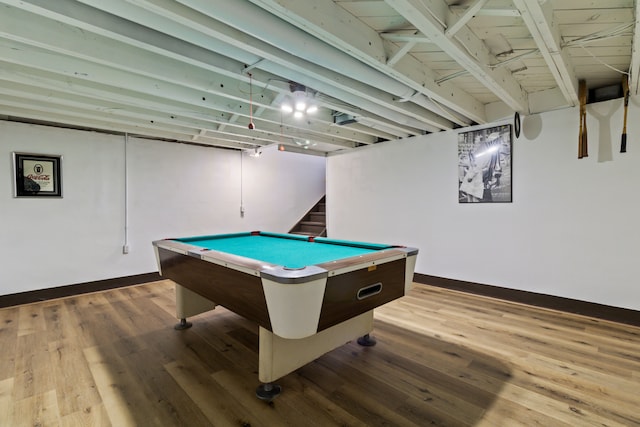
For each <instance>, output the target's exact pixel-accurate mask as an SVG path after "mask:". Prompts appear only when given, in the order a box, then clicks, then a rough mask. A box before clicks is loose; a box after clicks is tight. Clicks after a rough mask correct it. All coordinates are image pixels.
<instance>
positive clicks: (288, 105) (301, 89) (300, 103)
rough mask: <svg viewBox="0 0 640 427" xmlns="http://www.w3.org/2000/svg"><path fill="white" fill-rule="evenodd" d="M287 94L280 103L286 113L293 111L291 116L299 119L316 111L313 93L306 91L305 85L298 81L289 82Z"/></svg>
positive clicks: (316, 106)
mask: <svg viewBox="0 0 640 427" xmlns="http://www.w3.org/2000/svg"><path fill="white" fill-rule="evenodd" d="M289 89H290V90H291V95H289V96H288V97H287V98H286V99H285V100H284V102H283V103H282V106H281V108H282V111H283V112H285V113H288V114H291V113H293V117H295V118H296V119H301V118H303V117H305V116H306V115H307V114H313V113H315V112H316V111H318V105H317V104H316V103H315V100H314V98H313V94H311V93H309V92H308V91H307V87H306V86H304V85H301V84H299V83H294V82H290V83H289Z"/></svg>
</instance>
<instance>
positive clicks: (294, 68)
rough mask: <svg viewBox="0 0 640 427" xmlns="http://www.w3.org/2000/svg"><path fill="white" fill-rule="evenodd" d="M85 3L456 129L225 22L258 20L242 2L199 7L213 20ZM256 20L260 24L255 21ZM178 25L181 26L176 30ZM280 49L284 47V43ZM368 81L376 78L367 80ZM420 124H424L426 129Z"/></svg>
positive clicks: (157, 5) (144, 3)
mask: <svg viewBox="0 0 640 427" xmlns="http://www.w3.org/2000/svg"><path fill="white" fill-rule="evenodd" d="M30 1H36V0H30ZM38 1H41V0H38ZM83 1H84V2H86V3H90V4H91V5H92V6H95V7H96V8H99V9H103V10H105V11H107V12H109V13H115V14H121V13H123V11H124V10H125V9H126V13H127V16H131V19H133V20H136V22H138V23H140V24H142V25H145V26H147V27H151V28H156V27H159V26H160V25H161V23H159V22H154V20H153V17H154V16H156V17H157V18H158V19H160V18H162V21H163V22H165V21H166V22H168V23H169V24H162V25H163V26H162V28H163V32H164V33H166V34H171V35H173V36H174V37H176V38H177V37H180V38H182V39H183V40H189V41H190V42H192V43H194V44H195V45H198V46H202V47H206V48H211V49H214V50H215V51H217V52H222V53H223V54H224V55H227V56H228V57H230V58H235V59H237V60H239V61H240V60H243V58H241V57H237V56H236V55H238V52H244V58H246V56H247V55H251V56H252V59H251V60H250V61H246V60H245V63H248V64H249V63H250V64H254V63H257V62H258V60H259V59H260V58H264V59H266V61H263V62H260V63H257V65H256V67H257V68H260V69H262V70H265V71H268V72H271V73H273V74H278V75H280V76H287V77H288V78H289V80H292V81H295V82H297V83H300V84H303V85H305V86H307V87H310V88H313V89H315V90H318V91H320V92H322V93H324V94H327V95H330V96H332V97H334V98H337V99H342V100H343V101H344V102H347V103H358V102H361V101H362V102H364V103H366V104H367V105H369V108H371V111H373V112H375V113H376V114H378V115H379V116H382V117H387V118H389V119H390V120H397V121H398V122H399V123H403V124H407V125H410V126H413V127H417V128H420V129H424V130H427V131H430V132H434V131H438V130H441V129H449V128H451V127H452V123H451V122H448V121H447V120H445V119H442V117H440V116H438V115H437V114H434V113H432V112H431V111H428V110H427V109H425V108H422V107H419V106H418V105H398V104H397V103H396V102H395V101H394V97H393V95H391V94H390V93H388V92H385V91H383V90H381V89H379V85H376V84H375V83H376V79H375V76H363V75H360V74H357V73H349V74H347V75H349V77H345V75H342V74H339V73H338V72H337V70H336V71H334V70H335V67H332V66H331V64H330V63H326V62H324V61H323V60H321V59H318V58H319V55H320V52H317V51H315V50H313V49H309V48H307V47H306V46H304V45H303V46H302V47H300V49H301V50H302V51H303V52H304V56H306V57H307V58H305V57H304V56H301V55H299V54H298V55H294V54H292V53H290V52H288V51H287V52H285V51H284V50H282V49H280V48H279V47H277V45H278V44H277V43H275V44H273V43H272V44H269V43H266V42H264V41H263V40H262V39H260V38H258V37H253V36H252V35H249V34H246V33H244V32H242V31H239V30H237V29H235V28H233V27H232V26H231V25H227V24H226V23H223V22H221V21H220V20H221V19H222V18H223V16H221V14H220V11H221V10H223V9H224V11H225V13H226V14H227V15H229V17H230V18H231V20H232V21H234V20H244V19H245V17H246V16H251V15H253V14H252V13H249V12H247V11H246V10H245V9H244V8H246V7H247V6H246V5H244V6H243V5H241V4H236V2H234V3H233V4H230V3H225V4H224V5H217V6H216V4H214V3H213V2H206V3H205V4H200V3H198V4H197V5H199V6H200V7H201V8H202V9H204V11H205V12H206V11H209V12H210V13H209V15H211V16H208V15H207V14H206V13H199V12H197V11H195V10H194V9H190V8H188V7H185V6H183V5H181V4H179V3H176V2H167V1H164V0H138V1H137V2H136V4H138V5H139V6H140V7H144V8H148V10H149V11H151V12H154V13H155V14H157V15H149V14H148V13H141V12H142V11H143V10H142V9H139V10H137V13H134V12H136V11H135V10H131V5H128V4H126V3H122V1H121V0H112V1H110V2H103V1H101V0H83ZM238 3H245V2H238ZM191 6H192V7H194V4H191ZM232 6H233V7H232ZM249 6H251V5H249ZM251 7H252V8H253V9H257V10H258V11H259V10H260V9H258V8H256V7H254V6H251ZM253 19H254V20H255V17H254V18H253ZM176 22H178V23H180V24H181V25H176ZM282 24H286V23H284V22H281V25H282ZM273 25H274V26H271V27H268V30H269V34H272V35H274V36H275V35H277V34H279V33H280V32H282V31H286V30H280V31H278V30H277V28H276V27H275V25H276V24H273ZM286 25H288V24H286ZM257 26H260V20H259V19H258V20H257V21H255V22H254V21H252V23H251V28H254V27H257ZM191 32H197V33H198V34H195V35H194V34H191ZM281 37H284V39H286V40H291V39H293V40H295V39H296V36H295V35H294V36H289V37H288V38H287V37H285V36H281ZM309 42H310V41H309ZM279 46H283V44H280V45H279ZM298 53H299V52H298ZM311 53H313V54H311ZM308 59H314V60H315V61H316V62H312V61H309V60H308ZM355 77H358V80H356V79H355ZM367 77H371V78H370V79H369V80H367ZM396 83H397V82H396ZM403 90H404V91H405V92H406V91H408V90H409V89H408V88H406V87H404V89H403ZM352 97H357V99H351V98H352ZM376 105H377V107H376ZM420 122H421V123H422V125H420Z"/></svg>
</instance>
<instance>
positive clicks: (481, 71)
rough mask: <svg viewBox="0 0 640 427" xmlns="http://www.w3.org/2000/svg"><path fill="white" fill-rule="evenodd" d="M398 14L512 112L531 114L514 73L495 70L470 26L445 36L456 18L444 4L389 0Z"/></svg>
mask: <svg viewBox="0 0 640 427" xmlns="http://www.w3.org/2000/svg"><path fill="white" fill-rule="evenodd" d="M385 2H386V3H387V4H389V5H390V6H391V7H393V8H394V9H395V10H396V11H397V12H398V13H400V14H401V15H402V16H404V18H405V19H407V20H408V21H409V22H411V24H412V25H413V26H414V27H415V28H416V29H418V30H419V31H420V32H422V33H423V34H424V35H425V36H427V37H429V39H431V42H432V43H434V44H436V45H437V46H439V47H440V49H441V50H443V51H444V52H446V53H447V54H448V55H449V56H451V58H453V59H454V60H455V61H456V62H458V64H460V65H461V66H462V67H463V68H465V69H467V70H468V71H469V72H470V73H471V75H473V76H474V77H475V78H476V79H477V80H478V81H479V82H480V83H482V84H483V85H484V86H486V87H487V88H488V89H490V90H491V91H492V92H493V93H495V94H496V96H497V97H498V98H500V99H501V100H502V101H503V102H505V103H506V104H507V105H508V106H509V107H510V108H512V109H513V110H515V111H518V112H527V111H528V103H527V94H526V93H525V92H524V90H523V89H522V87H521V86H520V84H519V83H518V82H517V81H516V80H515V78H514V77H513V76H512V75H511V73H510V72H509V71H508V70H506V69H503V68H498V69H492V68H491V67H490V64H491V63H493V62H495V58H494V57H493V55H491V53H490V52H489V49H488V48H487V46H486V45H485V44H484V43H483V41H482V40H480V39H479V38H478V37H477V36H476V35H475V34H474V33H473V32H472V31H471V30H469V29H468V28H467V27H466V26H465V27H462V28H461V29H460V30H459V31H458V32H457V33H456V37H454V38H452V39H450V38H448V37H447V36H446V35H445V34H444V32H445V30H446V28H447V25H448V23H449V22H454V21H455V20H456V17H455V16H454V15H453V13H451V11H450V10H449V8H448V7H447V5H446V3H444V2H443V1H442V0H385Z"/></svg>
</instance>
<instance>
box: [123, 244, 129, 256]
mask: <svg viewBox="0 0 640 427" xmlns="http://www.w3.org/2000/svg"><path fill="white" fill-rule="evenodd" d="M122 253H123V254H124V255H126V254H128V253H129V246H128V245H124V246H123V247H122Z"/></svg>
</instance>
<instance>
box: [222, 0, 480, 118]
mask: <svg viewBox="0 0 640 427" xmlns="http://www.w3.org/2000/svg"><path fill="white" fill-rule="evenodd" d="M250 1H251V2H252V3H255V4H257V5H259V6H260V7H261V8H263V9H265V10H267V11H269V12H270V13H272V14H274V15H276V16H278V17H279V18H281V19H283V20H285V21H287V22H290V23H291V24H293V25H295V26H296V27H298V28H300V29H303V30H304V31H306V32H308V33H309V34H312V35H314V36H315V37H317V38H318V39H320V40H323V41H325V42H326V43H328V44H329V45H331V46H332V47H333V48H334V49H336V51H338V50H339V51H341V52H343V53H345V54H348V55H350V56H352V57H353V58H355V59H357V60H358V61H359V62H362V63H364V64H366V65H368V66H369V67H370V70H369V71H366V70H365V69H364V68H358V70H359V71H357V70H356V69H354V70H353V72H354V73H355V74H354V76H358V75H362V76H363V77H364V78H366V79H368V80H369V81H371V78H374V77H371V78H369V77H367V76H368V75H371V74H370V73H371V71H372V70H376V71H377V72H378V73H382V74H383V75H384V76H385V78H390V79H393V80H395V81H396V83H395V84H394V85H393V86H394V87H396V89H395V90H393V91H391V93H393V94H394V95H395V96H396V97H398V98H399V99H405V98H407V97H409V96H412V94H407V93H404V94H402V93H401V92H400V88H401V87H405V88H406V89H410V90H411V91H412V92H417V93H419V94H422V95H424V97H414V99H413V102H415V103H417V104H418V105H421V106H423V107H425V108H427V109H430V110H431V111H433V112H435V113H437V114H441V113H442V107H441V106H440V105H438V104H436V103H434V102H432V101H431V100H434V101H436V102H437V103H439V104H442V105H446V106H448V107H450V108H451V109H454V110H457V111H463V113H462V114H464V115H465V117H467V118H470V119H471V120H474V121H477V122H484V121H486V118H485V115H484V106H483V105H482V104H480V103H479V102H477V100H475V99H473V98H472V97H471V96H469V94H467V93H465V92H464V91H461V90H459V89H457V88H456V87H455V86H452V85H438V84H436V83H435V80H436V75H435V73H433V72H432V71H431V72H430V70H426V69H425V66H424V64H421V63H419V62H418V61H416V60H415V59H413V58H412V57H411V56H405V55H404V54H402V53H401V52H397V51H396V52H394V53H392V54H391V55H389V58H390V59H385V58H384V57H382V58H380V55H379V53H378V49H376V50H375V51H374V53H372V49H371V46H370V45H373V46H378V44H380V43H381V39H382V37H381V35H380V34H378V33H377V32H376V31H374V30H373V29H371V28H370V27H368V26H366V25H365V24H364V23H362V22H360V21H357V20H354V19H353V17H350V15H349V14H346V16H345V13H346V12H345V11H344V10H342V8H340V7H338V6H337V5H336V4H335V3H334V1H333V0H316V1H314V2H313V3H310V2H301V1H299V0H250ZM220 7H222V6H220ZM292 12H295V13H292ZM332 16H338V17H339V18H338V19H334V18H332ZM327 17H330V19H327ZM347 21H348V28H345V25H340V23H341V22H347ZM355 30H357V32H358V33H359V34H360V36H359V37H356V38H353V39H352V38H351V37H350V34H351V32H353V31H355ZM363 35H364V37H363ZM389 39H390V38H387V40H389ZM394 41H400V40H398V39H395V40H394ZM403 41H405V40H403ZM406 41H408V42H426V41H428V39H427V38H425V37H424V36H422V37H418V38H415V39H412V40H406ZM410 47H411V46H405V47H404V48H403V50H407V49H409V48H410ZM384 51H385V52H387V51H388V49H386V48H385V49H384ZM400 59H404V60H405V61H404V63H402V64H400V63H399V61H400ZM374 79H375V78H374ZM398 84H401V86H397V85H398ZM380 87H382V88H384V86H380ZM388 90H389V91H390V89H388ZM448 118H449V119H450V120H452V121H454V122H456V123H457V124H459V125H468V124H469V120H468V119H461V118H460V117H459V116H449V117H448Z"/></svg>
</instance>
